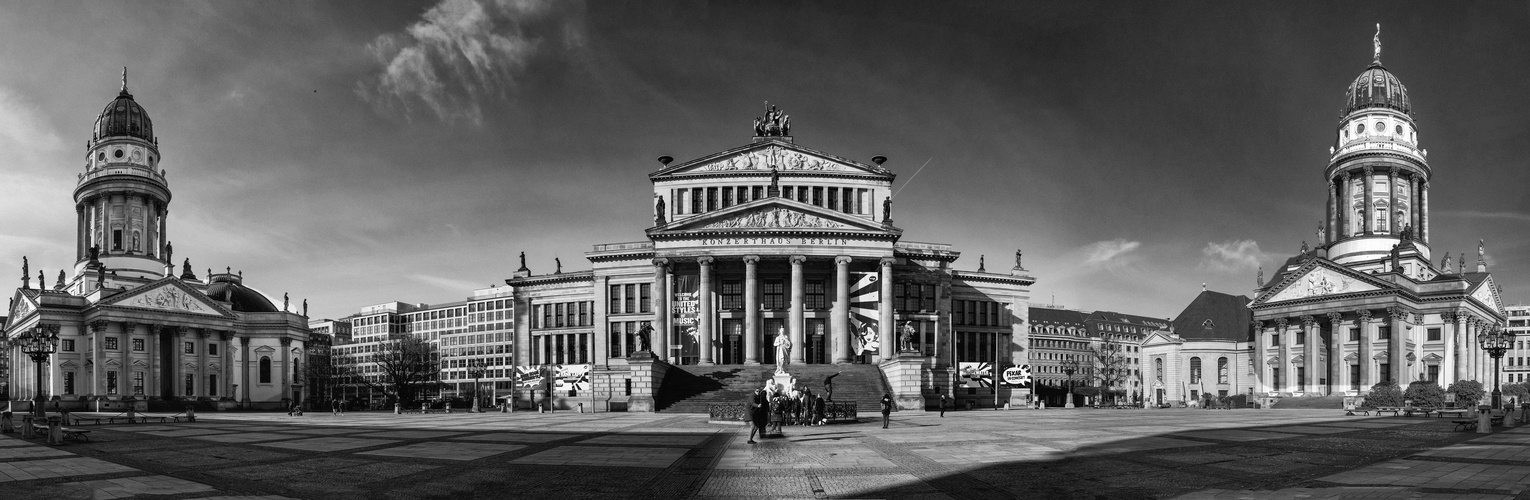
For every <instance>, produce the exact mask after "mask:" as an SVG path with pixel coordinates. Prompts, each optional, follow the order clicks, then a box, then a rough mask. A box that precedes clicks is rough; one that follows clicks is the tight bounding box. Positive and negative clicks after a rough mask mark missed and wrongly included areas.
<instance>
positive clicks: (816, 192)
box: [812, 186, 823, 207]
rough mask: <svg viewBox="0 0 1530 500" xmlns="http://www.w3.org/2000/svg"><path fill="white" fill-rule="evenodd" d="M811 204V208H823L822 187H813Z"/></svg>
mask: <svg viewBox="0 0 1530 500" xmlns="http://www.w3.org/2000/svg"><path fill="white" fill-rule="evenodd" d="M812 203H813V206H817V207H821V206H823V188H822V187H819V186H813V201H812Z"/></svg>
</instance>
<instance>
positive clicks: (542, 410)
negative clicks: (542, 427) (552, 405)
mask: <svg viewBox="0 0 1530 500" xmlns="http://www.w3.org/2000/svg"><path fill="white" fill-rule="evenodd" d="M537 413H547V405H545V404H544V405H537Z"/></svg>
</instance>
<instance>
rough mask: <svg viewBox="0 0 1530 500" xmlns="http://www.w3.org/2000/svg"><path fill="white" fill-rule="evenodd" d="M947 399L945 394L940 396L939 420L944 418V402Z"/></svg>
mask: <svg viewBox="0 0 1530 500" xmlns="http://www.w3.org/2000/svg"><path fill="white" fill-rule="evenodd" d="M948 400H949V398H947V397H946V395H945V394H941V395H940V418H946V402H947V401H948Z"/></svg>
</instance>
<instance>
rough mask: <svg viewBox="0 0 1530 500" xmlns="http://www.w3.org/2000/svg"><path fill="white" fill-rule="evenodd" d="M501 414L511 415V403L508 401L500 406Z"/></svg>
mask: <svg viewBox="0 0 1530 500" xmlns="http://www.w3.org/2000/svg"><path fill="white" fill-rule="evenodd" d="M499 412H500V413H510V402H509V401H506V402H505V404H502V405H499Z"/></svg>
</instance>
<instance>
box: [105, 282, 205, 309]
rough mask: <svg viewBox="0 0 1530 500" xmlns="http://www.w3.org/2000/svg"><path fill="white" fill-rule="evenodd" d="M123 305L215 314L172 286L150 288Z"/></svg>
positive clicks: (198, 301) (189, 295)
mask: <svg viewBox="0 0 1530 500" xmlns="http://www.w3.org/2000/svg"><path fill="white" fill-rule="evenodd" d="M123 305H127V306H133V307H143V308H148V309H161V310H172V311H187V312H194V313H203V314H216V312H215V311H213V310H212V309H211V308H209V307H207V306H206V305H204V304H203V303H202V301H200V300H197V299H196V298H195V297H192V296H191V294H188V293H186V291H184V290H181V289H180V288H176V287H173V286H164V287H160V288H156V289H154V290H150V291H148V292H145V293H143V294H141V295H138V296H136V297H133V298H131V299H128V300H127V301H125V302H124V303H123Z"/></svg>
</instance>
